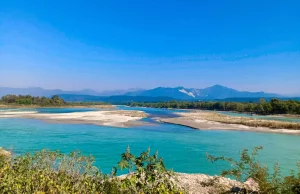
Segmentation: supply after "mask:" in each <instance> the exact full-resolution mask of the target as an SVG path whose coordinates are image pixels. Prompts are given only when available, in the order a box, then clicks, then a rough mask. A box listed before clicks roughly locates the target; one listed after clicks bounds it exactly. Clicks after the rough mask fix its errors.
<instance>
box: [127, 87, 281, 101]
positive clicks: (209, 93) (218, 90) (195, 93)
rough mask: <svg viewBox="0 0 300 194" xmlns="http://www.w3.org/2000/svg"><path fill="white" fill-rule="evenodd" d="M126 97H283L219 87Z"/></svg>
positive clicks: (160, 89)
mask: <svg viewBox="0 0 300 194" xmlns="http://www.w3.org/2000/svg"><path fill="white" fill-rule="evenodd" d="M125 95H128V96H152V97H158V96H169V97H172V98H177V99H224V98H255V97H283V96H282V95H279V94H275V93H265V92H248V91H238V90H235V89H232V88H228V87H225V86H221V85H214V86H211V87H207V88H204V89H195V88H184V87H176V88H169V87H165V88H164V87H158V88H154V89H151V90H145V91H139V92H129V93H126V94H125Z"/></svg>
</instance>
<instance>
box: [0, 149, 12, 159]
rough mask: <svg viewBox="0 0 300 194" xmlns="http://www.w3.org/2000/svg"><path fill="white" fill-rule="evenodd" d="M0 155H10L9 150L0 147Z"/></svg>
mask: <svg viewBox="0 0 300 194" xmlns="http://www.w3.org/2000/svg"><path fill="white" fill-rule="evenodd" d="M0 155H4V156H7V157H10V156H11V152H9V151H6V150H5V149H3V148H2V147H0Z"/></svg>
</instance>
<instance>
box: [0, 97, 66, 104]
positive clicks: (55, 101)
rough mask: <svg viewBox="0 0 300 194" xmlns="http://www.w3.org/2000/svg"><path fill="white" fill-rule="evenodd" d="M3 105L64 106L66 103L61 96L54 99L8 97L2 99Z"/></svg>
mask: <svg viewBox="0 0 300 194" xmlns="http://www.w3.org/2000/svg"><path fill="white" fill-rule="evenodd" d="M0 102H1V103H2V104H16V105H40V106H62V105H65V104H66V102H65V101H64V100H63V99H61V98H60V97H59V96H57V95H55V96H53V97H52V98H46V97H34V96H30V95H25V96H23V95H19V96H16V95H6V96H3V97H2V98H1V101H0Z"/></svg>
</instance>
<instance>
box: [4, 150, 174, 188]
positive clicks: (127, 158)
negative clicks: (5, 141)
mask: <svg viewBox="0 0 300 194" xmlns="http://www.w3.org/2000/svg"><path fill="white" fill-rule="evenodd" d="M93 162H94V159H93V158H92V157H90V156H89V157H86V156H82V155H81V154H80V153H79V152H72V153H71V154H69V155H65V154H62V153H61V152H58V151H56V152H53V151H49V150H42V151H40V152H36V153H35V154H33V155H32V154H26V155H23V156H18V157H16V158H14V159H11V158H7V157H5V156H1V157H0V193H7V194H8V193H39V194H41V193H78V194H79V193H80V194H81V193H180V190H179V189H177V188H176V186H175V185H176V184H175V180H173V179H172V178H171V175H172V172H171V171H168V170H167V169H166V168H165V166H164V163H163V160H162V159H161V158H158V155H157V154H155V155H153V156H150V150H148V151H146V152H143V153H141V155H140V156H138V157H135V156H134V155H132V154H131V153H130V150H129V148H128V149H127V151H126V152H125V153H124V154H122V160H121V161H120V162H119V167H118V168H117V167H114V168H113V171H112V173H111V174H109V175H104V174H102V173H101V172H100V171H99V170H98V169H97V168H96V167H95V166H93ZM118 169H121V170H128V171H129V172H130V174H129V175H128V176H125V177H122V178H119V177H117V176H116V174H117V170H118Z"/></svg>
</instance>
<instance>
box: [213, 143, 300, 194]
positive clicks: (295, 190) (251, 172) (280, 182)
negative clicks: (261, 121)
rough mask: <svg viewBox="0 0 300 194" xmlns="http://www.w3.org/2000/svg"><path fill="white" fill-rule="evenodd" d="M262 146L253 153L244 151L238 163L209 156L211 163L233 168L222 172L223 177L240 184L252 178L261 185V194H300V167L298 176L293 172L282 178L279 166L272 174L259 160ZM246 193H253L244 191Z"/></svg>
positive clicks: (230, 159)
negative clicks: (217, 162)
mask: <svg viewBox="0 0 300 194" xmlns="http://www.w3.org/2000/svg"><path fill="white" fill-rule="evenodd" d="M261 149H263V147H262V146H260V147H255V148H254V149H253V150H252V153H249V151H248V149H244V150H243V151H242V152H241V154H240V159H239V160H238V161H235V160H233V159H232V158H226V157H214V156H211V155H209V154H207V157H208V159H209V160H210V161H211V162H216V161H220V160H221V161H226V162H229V163H230V166H231V168H230V169H228V170H224V171H222V173H221V175H222V176H229V177H233V178H235V179H236V180H238V181H240V182H245V181H246V180H247V179H249V178H252V179H253V180H254V181H255V182H256V183H258V185H259V191H260V193H261V194H299V193H300V168H299V167H300V165H299V164H298V172H299V173H298V174H295V172H292V173H291V175H289V176H286V177H284V176H282V175H281V174H280V168H279V166H278V164H275V165H274V168H273V172H272V173H270V172H269V169H268V167H267V166H262V165H261V163H260V162H259V161H258V160H257V156H258V152H259V150H261ZM244 193H251V192H250V191H244Z"/></svg>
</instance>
